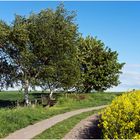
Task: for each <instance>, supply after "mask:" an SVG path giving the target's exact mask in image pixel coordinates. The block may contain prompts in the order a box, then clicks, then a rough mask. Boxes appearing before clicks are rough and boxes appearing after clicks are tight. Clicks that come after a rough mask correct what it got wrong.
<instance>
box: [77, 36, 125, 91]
mask: <svg viewBox="0 0 140 140" xmlns="http://www.w3.org/2000/svg"><path fill="white" fill-rule="evenodd" d="M79 62H80V67H81V81H80V82H79V84H78V87H79V86H81V89H82V91H83V92H91V90H95V91H104V90H106V89H108V88H111V87H112V86H117V85H118V84H119V83H120V81H119V75H120V74H121V69H122V67H123V65H124V63H119V62H118V53H117V52H116V51H112V50H111V49H110V48H108V47H105V44H104V43H103V42H102V41H101V40H98V39H97V38H93V37H90V36H88V37H86V38H85V39H84V38H82V37H81V38H80V39H79Z"/></svg>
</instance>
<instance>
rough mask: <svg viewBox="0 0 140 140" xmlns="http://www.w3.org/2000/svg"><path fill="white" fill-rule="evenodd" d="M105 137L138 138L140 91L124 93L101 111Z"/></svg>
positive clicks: (139, 132) (139, 129)
mask: <svg viewBox="0 0 140 140" xmlns="http://www.w3.org/2000/svg"><path fill="white" fill-rule="evenodd" d="M99 126H100V127H102V130H103V131H102V132H103V138H105V139H140V91H132V92H129V93H124V94H123V95H122V96H119V97H117V98H115V99H114V100H113V102H112V103H111V105H110V106H109V107H107V108H106V109H105V110H104V111H103V112H102V113H101V122H100V125H99Z"/></svg>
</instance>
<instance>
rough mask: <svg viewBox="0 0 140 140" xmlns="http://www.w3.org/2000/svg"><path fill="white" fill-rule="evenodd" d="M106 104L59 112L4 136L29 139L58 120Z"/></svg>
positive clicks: (100, 107) (96, 108)
mask: <svg viewBox="0 0 140 140" xmlns="http://www.w3.org/2000/svg"><path fill="white" fill-rule="evenodd" d="M106 106H107V105H102V106H98V107H90V108H85V109H79V110H75V111H71V112H66V113H63V114H59V115H56V116H54V117H51V118H49V119H46V120H42V121H40V122H38V123H36V124H33V125H29V126H27V127H25V128H22V129H20V130H17V131H15V132H14V133H11V134H9V136H7V137H5V139H31V138H33V137H35V136H37V135H39V134H40V133H42V132H43V131H45V130H46V129H48V128H50V127H52V126H53V125H55V124H56V123H58V122H61V121H63V120H65V119H68V118H70V117H72V116H74V115H77V114H80V113H83V112H88V111H92V110H98V109H102V108H105V107H106Z"/></svg>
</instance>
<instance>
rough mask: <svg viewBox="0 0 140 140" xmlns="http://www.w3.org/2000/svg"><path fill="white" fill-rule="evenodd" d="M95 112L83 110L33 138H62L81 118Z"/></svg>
mask: <svg viewBox="0 0 140 140" xmlns="http://www.w3.org/2000/svg"><path fill="white" fill-rule="evenodd" d="M95 113H97V111H89V112H84V113H81V114H79V115H75V116H73V117H70V118H68V119H66V120H64V121H62V122H59V123H57V124H56V125H54V126H52V127H51V128H49V129H47V130H45V131H44V132H43V133H41V134H39V135H38V136H36V137H34V138H33V139H62V138H63V137H64V136H65V135H66V134H67V133H68V132H69V131H70V130H71V129H72V128H73V127H74V126H75V125H76V124H78V123H79V122H80V121H81V120H82V119H85V118H87V117H88V116H90V115H93V114H95Z"/></svg>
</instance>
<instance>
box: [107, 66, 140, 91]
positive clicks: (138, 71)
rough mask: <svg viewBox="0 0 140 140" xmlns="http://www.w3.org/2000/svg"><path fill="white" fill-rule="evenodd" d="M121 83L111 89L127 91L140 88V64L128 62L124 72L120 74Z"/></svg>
mask: <svg viewBox="0 0 140 140" xmlns="http://www.w3.org/2000/svg"><path fill="white" fill-rule="evenodd" d="M120 81H121V84H120V85H119V86H117V87H114V88H111V89H109V91H127V90H129V89H140V64H126V65H125V66H124V68H123V74H122V75H121V76H120Z"/></svg>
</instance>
